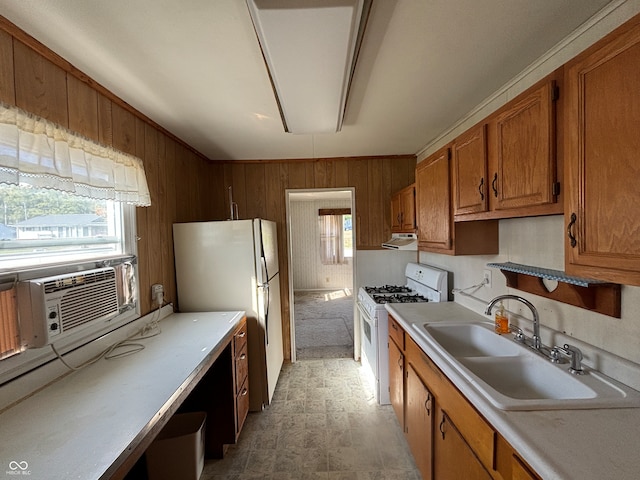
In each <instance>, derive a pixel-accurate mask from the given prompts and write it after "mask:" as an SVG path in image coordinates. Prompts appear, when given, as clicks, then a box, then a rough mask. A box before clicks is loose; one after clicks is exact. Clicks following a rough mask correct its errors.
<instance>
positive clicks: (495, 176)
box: [491, 172, 498, 198]
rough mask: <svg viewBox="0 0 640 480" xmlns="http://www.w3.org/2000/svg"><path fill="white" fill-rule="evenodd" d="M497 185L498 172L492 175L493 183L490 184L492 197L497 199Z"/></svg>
mask: <svg viewBox="0 0 640 480" xmlns="http://www.w3.org/2000/svg"><path fill="white" fill-rule="evenodd" d="M497 183H498V172H496V173H495V174H494V175H493V181H492V182H491V188H492V189H493V195H494V196H495V197H496V198H497V197H498V188H497V187H496V184H497Z"/></svg>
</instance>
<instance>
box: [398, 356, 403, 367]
mask: <svg viewBox="0 0 640 480" xmlns="http://www.w3.org/2000/svg"><path fill="white" fill-rule="evenodd" d="M402 360H403V358H402V355H400V357H398V366H399V367H400V370H401V371H402Z"/></svg>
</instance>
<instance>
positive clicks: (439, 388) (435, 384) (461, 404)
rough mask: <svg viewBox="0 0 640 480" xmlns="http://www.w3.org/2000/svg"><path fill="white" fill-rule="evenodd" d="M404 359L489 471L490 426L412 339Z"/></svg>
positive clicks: (491, 457) (491, 465) (491, 458)
mask: <svg viewBox="0 0 640 480" xmlns="http://www.w3.org/2000/svg"><path fill="white" fill-rule="evenodd" d="M406 358H407V361H408V362H409V363H410V364H411V366H412V367H413V368H414V370H415V371H416V373H417V374H418V375H419V376H420V377H421V379H422V381H423V382H424V383H425V385H426V386H427V388H428V389H429V390H430V391H431V393H433V395H434V396H435V398H436V399H437V400H438V402H439V405H440V407H441V408H442V410H444V411H445V412H446V414H447V415H448V416H449V417H450V418H451V420H452V421H453V423H455V425H456V427H457V428H458V430H459V432H460V434H461V435H462V437H463V438H464V439H465V441H466V442H467V443H468V444H469V446H470V447H471V448H472V449H473V451H474V452H475V454H476V455H477V457H478V458H479V459H480V461H481V462H482V463H483V465H484V466H485V468H487V470H489V471H492V470H493V469H494V449H495V443H496V440H495V436H496V434H495V432H494V430H493V428H492V427H491V425H489V424H488V423H487V422H486V420H485V419H484V418H483V417H482V416H481V415H480V414H479V413H478V412H477V411H476V409H475V408H474V407H473V406H472V405H471V404H470V403H469V401H468V400H467V399H466V398H465V397H464V396H463V395H462V394H461V393H460V392H459V391H458V389H457V388H456V387H455V386H454V385H453V384H452V383H451V382H450V381H449V379H448V378H447V377H446V376H445V375H444V374H443V373H442V372H441V371H440V369H439V368H438V367H437V366H436V364H435V363H433V361H431V359H430V358H429V357H428V356H427V354H426V353H424V352H423V351H422V349H421V348H420V347H419V346H418V345H417V344H416V343H415V342H414V341H413V340H412V339H411V338H409V339H408V340H407V353H406Z"/></svg>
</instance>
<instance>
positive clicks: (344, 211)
mask: <svg viewBox="0 0 640 480" xmlns="http://www.w3.org/2000/svg"><path fill="white" fill-rule="evenodd" d="M325 215H351V209H350V208H320V209H318V216H320V217H323V216H325Z"/></svg>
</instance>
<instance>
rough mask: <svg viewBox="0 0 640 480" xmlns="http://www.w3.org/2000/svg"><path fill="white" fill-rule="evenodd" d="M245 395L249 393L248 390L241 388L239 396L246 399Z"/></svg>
mask: <svg viewBox="0 0 640 480" xmlns="http://www.w3.org/2000/svg"><path fill="white" fill-rule="evenodd" d="M247 393H249V390H247V389H246V388H243V389H242V393H241V394H240V396H242V397H246V396H247Z"/></svg>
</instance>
